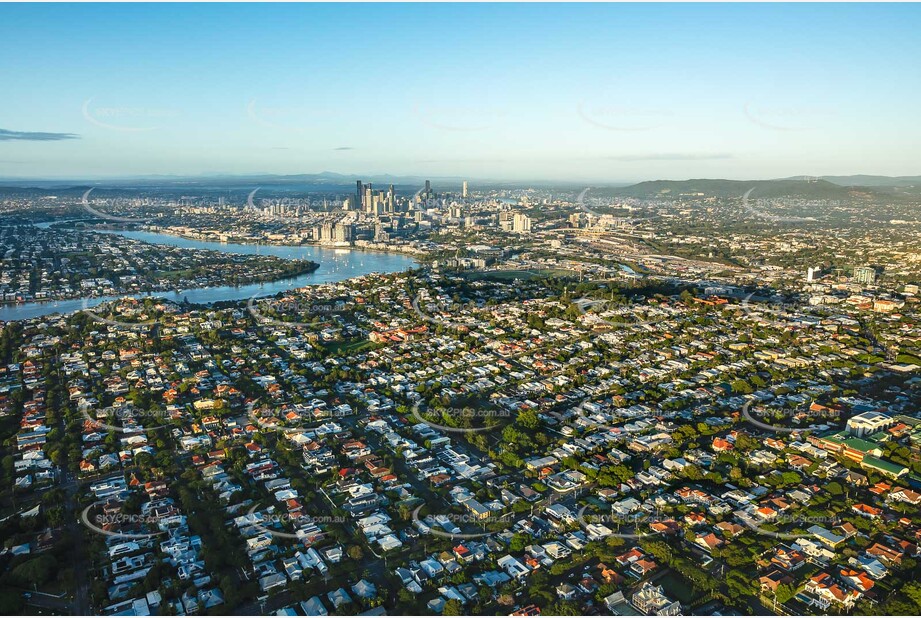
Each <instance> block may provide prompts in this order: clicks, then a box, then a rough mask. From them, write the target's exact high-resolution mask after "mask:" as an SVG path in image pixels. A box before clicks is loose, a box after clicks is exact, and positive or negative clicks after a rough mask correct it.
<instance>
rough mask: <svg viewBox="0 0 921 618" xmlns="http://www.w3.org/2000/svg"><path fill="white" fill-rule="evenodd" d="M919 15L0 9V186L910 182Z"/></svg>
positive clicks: (869, 8)
mask: <svg viewBox="0 0 921 618" xmlns="http://www.w3.org/2000/svg"><path fill="white" fill-rule="evenodd" d="M919 17H921V6H918V5H860V4H847V5H828V4H812V5H793V4H772V5H766V4H765V5H760V4H737V5H727V4H705V5H687V4H680V5H669V4H657V5H629V4H613V5H610V4H609V5H598V4H583V5H574V4H568V5H562V4H561V5H556V4H528V5H523V4H503V5H490V4H473V5H420V4H376V5H373V4H359V5H348V4H337V5H288V4H279V5H247V4H232V5H214V4H190V5H176V4H169V5H111V4H105V5H86V4H84V5H49V4H35V5H10V4H4V5H0V41H3V48H4V53H3V54H2V55H0V80H2V81H0V83H2V84H3V91H4V95H3V96H2V97H0V177H53V178H64V177H66V178H78V177H79V178H100V177H110V176H129V175H149V174H180V175H197V174H203V173H205V174H207V173H234V174H244V173H263V172H264V173H279V174H294V173H313V172H320V171H327V170H328V171H335V172H340V173H346V174H356V175H360V174H372V173H373V174H380V173H393V174H412V175H430V176H445V175H452V176H465V177H470V178H509V179H562V180H565V179H571V180H592V181H612V182H613V181H632V180H643V179H651V178H673V179H680V178H691V177H721V178H770V177H781V176H790V175H797V174H811V175H820V174H851V173H870V174H889V175H899V174H921V167H919V164H918V162H919V161H921V122H919V121H918V117H917V114H918V111H917V110H918V109H921V105H919V103H921V97H919V95H921V71H919V70H918V61H919V59H921V37H919V36H918V31H919V26H921V19H919Z"/></svg>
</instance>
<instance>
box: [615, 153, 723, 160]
mask: <svg viewBox="0 0 921 618" xmlns="http://www.w3.org/2000/svg"><path fill="white" fill-rule="evenodd" d="M604 158H605V159H607V160H610V161H711V160H716V159H732V158H733V156H732V155H731V154H723V153H716V154H694V153H654V154H641V155H613V156H610V157H604Z"/></svg>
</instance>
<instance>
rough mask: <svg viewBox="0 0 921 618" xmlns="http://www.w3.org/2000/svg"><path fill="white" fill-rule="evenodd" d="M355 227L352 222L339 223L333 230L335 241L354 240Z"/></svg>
mask: <svg viewBox="0 0 921 618" xmlns="http://www.w3.org/2000/svg"><path fill="white" fill-rule="evenodd" d="M354 235H355V227H354V226H353V225H352V224H351V223H338V224H336V227H335V228H334V230H333V241H334V242H337V243H345V242H352V238H353V237H354Z"/></svg>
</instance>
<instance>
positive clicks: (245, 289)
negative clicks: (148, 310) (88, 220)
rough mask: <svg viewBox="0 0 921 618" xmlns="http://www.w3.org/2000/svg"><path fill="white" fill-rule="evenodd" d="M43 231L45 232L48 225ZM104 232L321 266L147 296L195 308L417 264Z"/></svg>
mask: <svg viewBox="0 0 921 618" xmlns="http://www.w3.org/2000/svg"><path fill="white" fill-rule="evenodd" d="M44 227H47V225H45V226H44ZM106 233H110V234H120V235H122V236H125V237H127V238H133V239H135V240H140V241H144V242H149V243H153V244H158V245H171V246H174V247H183V248H186V249H211V250H213V251H221V252H224V253H243V254H246V255H274V256H277V257H280V258H285V259H289V260H292V259H299V260H311V261H313V262H317V263H318V264H319V265H320V267H319V268H318V269H317V270H315V271H314V272H312V273H307V274H304V275H299V276H297V277H292V278H290V279H281V280H278V281H273V282H269V283H253V284H250V285H243V286H239V287H234V286H230V285H227V286H220V287H211V288H197V289H192V290H180V291H178V292H154V293H152V294H149V296H156V297H159V298H166V299H168V300H171V301H175V302H181V301H183V300H188V301H189V302H191V303H199V304H207V303H214V302H218V301H225V300H246V299H248V298H251V297H253V296H257V295H258V296H271V295H273V294H277V293H278V292H284V291H285V290H290V289H293V288H299V287H303V286H305V285H314V284H318V283H334V282H336V281H343V280H345V279H351V278H352V277H360V276H362V275H367V274H370V273H391V272H399V271H401V270H406V269H408V268H412V267H414V266H415V260H413V259H412V258H410V257H407V256H405V255H399V254H393V253H371V252H366V251H352V250H347V249H331V248H323V247H283V246H277V245H242V244H225V243H217V242H203V241H199V240H191V239H188V238H180V237H178V236H169V235H167V234H157V233H154V232H127V231H107V232H106ZM125 296H137V294H128V295H125ZM115 298H120V297H118V296H109V297H100V298H91V299H86V300H84V299H80V298H77V299H73V300H61V301H52V302H37V303H23V304H19V305H5V306H2V307H0V320H2V321H11V320H25V319H29V318H35V317H39V316H43V315H50V314H52V313H71V312H74V311H79V310H80V309H83V308H88V307H95V306H96V305H98V304H100V303H103V302H105V301H107V300H114V299H115Z"/></svg>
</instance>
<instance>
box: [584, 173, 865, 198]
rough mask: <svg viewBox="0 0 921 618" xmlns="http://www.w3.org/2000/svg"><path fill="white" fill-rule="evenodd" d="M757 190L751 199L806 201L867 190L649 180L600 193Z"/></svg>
mask: <svg viewBox="0 0 921 618" xmlns="http://www.w3.org/2000/svg"><path fill="white" fill-rule="evenodd" d="M749 189H754V191H753V192H752V197H759V198H764V197H800V198H806V199H826V200H827V199H846V198H848V197H852V196H853V195H854V192H855V191H858V192H860V193H866V189H864V188H857V187H849V186H848V187H845V186H841V185H838V184H835V183H832V182H829V181H827V180H822V179H809V180H804V179H793V178H788V179H781V180H709V179H693V180H649V181H646V182H641V183H638V184H635V185H630V186H629V187H621V188H613V189H602V190H599V193H603V194H606V195H612V196H620V197H636V198H655V197H663V198H673V197H680V196H682V195H694V196H696V195H701V196H704V197H724V198H728V197H741V196H742V195H743V194H745V192H746V191H748V190H749Z"/></svg>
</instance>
